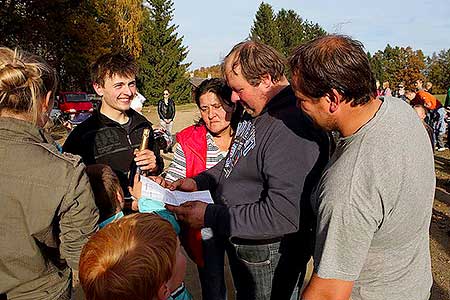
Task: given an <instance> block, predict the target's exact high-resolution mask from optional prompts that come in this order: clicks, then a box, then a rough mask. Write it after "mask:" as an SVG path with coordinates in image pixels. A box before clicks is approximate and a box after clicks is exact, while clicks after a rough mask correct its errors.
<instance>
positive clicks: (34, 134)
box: [0, 117, 54, 143]
mask: <svg viewBox="0 0 450 300" xmlns="http://www.w3.org/2000/svg"><path fill="white" fill-rule="evenodd" d="M0 138H7V139H9V140H13V141H18V142H26V141H28V142H35V143H54V141H53V139H52V138H51V136H50V135H49V134H47V133H45V131H44V129H42V128H39V127H37V126H35V125H33V124H32V123H30V122H27V121H24V120H19V119H16V118H6V117H0Z"/></svg>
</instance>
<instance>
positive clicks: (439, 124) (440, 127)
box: [433, 107, 446, 148]
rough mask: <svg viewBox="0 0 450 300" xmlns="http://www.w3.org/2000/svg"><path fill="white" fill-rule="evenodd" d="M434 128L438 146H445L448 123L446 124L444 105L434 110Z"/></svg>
mask: <svg viewBox="0 0 450 300" xmlns="http://www.w3.org/2000/svg"><path fill="white" fill-rule="evenodd" d="M433 129H434V136H435V141H436V146H437V147H438V148H443V147H445V142H444V133H445V129H446V124H445V109H444V108H443V107H440V108H438V109H436V110H434V111H433Z"/></svg>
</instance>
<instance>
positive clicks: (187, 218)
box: [165, 201, 208, 229]
mask: <svg viewBox="0 0 450 300" xmlns="http://www.w3.org/2000/svg"><path fill="white" fill-rule="evenodd" d="M207 206H208V204H207V203H204V202H201V201H189V202H185V203H183V204H182V205H180V206H173V205H169V204H166V206H165V207H166V209H167V210H169V211H171V212H173V213H175V214H176V215H177V219H178V220H179V221H182V222H184V223H186V224H188V225H189V226H190V227H192V228H198V229H200V228H203V227H204V225H205V211H206V207H207Z"/></svg>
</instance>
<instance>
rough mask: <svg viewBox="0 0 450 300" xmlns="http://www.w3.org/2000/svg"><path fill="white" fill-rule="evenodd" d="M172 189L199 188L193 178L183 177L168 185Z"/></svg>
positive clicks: (187, 190) (189, 189)
mask: <svg viewBox="0 0 450 300" xmlns="http://www.w3.org/2000/svg"><path fill="white" fill-rule="evenodd" d="M167 188H168V189H169V190H171V191H174V190H179V191H183V192H195V191H197V190H198V188H197V183H196V182H195V180H194V179H192V178H181V179H178V180H177V181H174V182H172V183H171V184H169V185H168V186H167Z"/></svg>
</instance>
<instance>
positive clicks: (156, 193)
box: [141, 176, 214, 206]
mask: <svg viewBox="0 0 450 300" xmlns="http://www.w3.org/2000/svg"><path fill="white" fill-rule="evenodd" d="M141 182H142V190H141V197H144V198H149V199H152V200H156V201H161V202H164V203H166V204H170V205H175V206H180V205H181V204H183V203H185V202H188V201H202V202H205V203H214V201H213V200H212V197H211V194H210V192H209V191H198V192H181V191H171V190H169V189H165V188H163V187H162V186H160V185H159V184H157V183H156V182H154V181H153V180H151V179H149V178H147V177H144V176H141Z"/></svg>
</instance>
